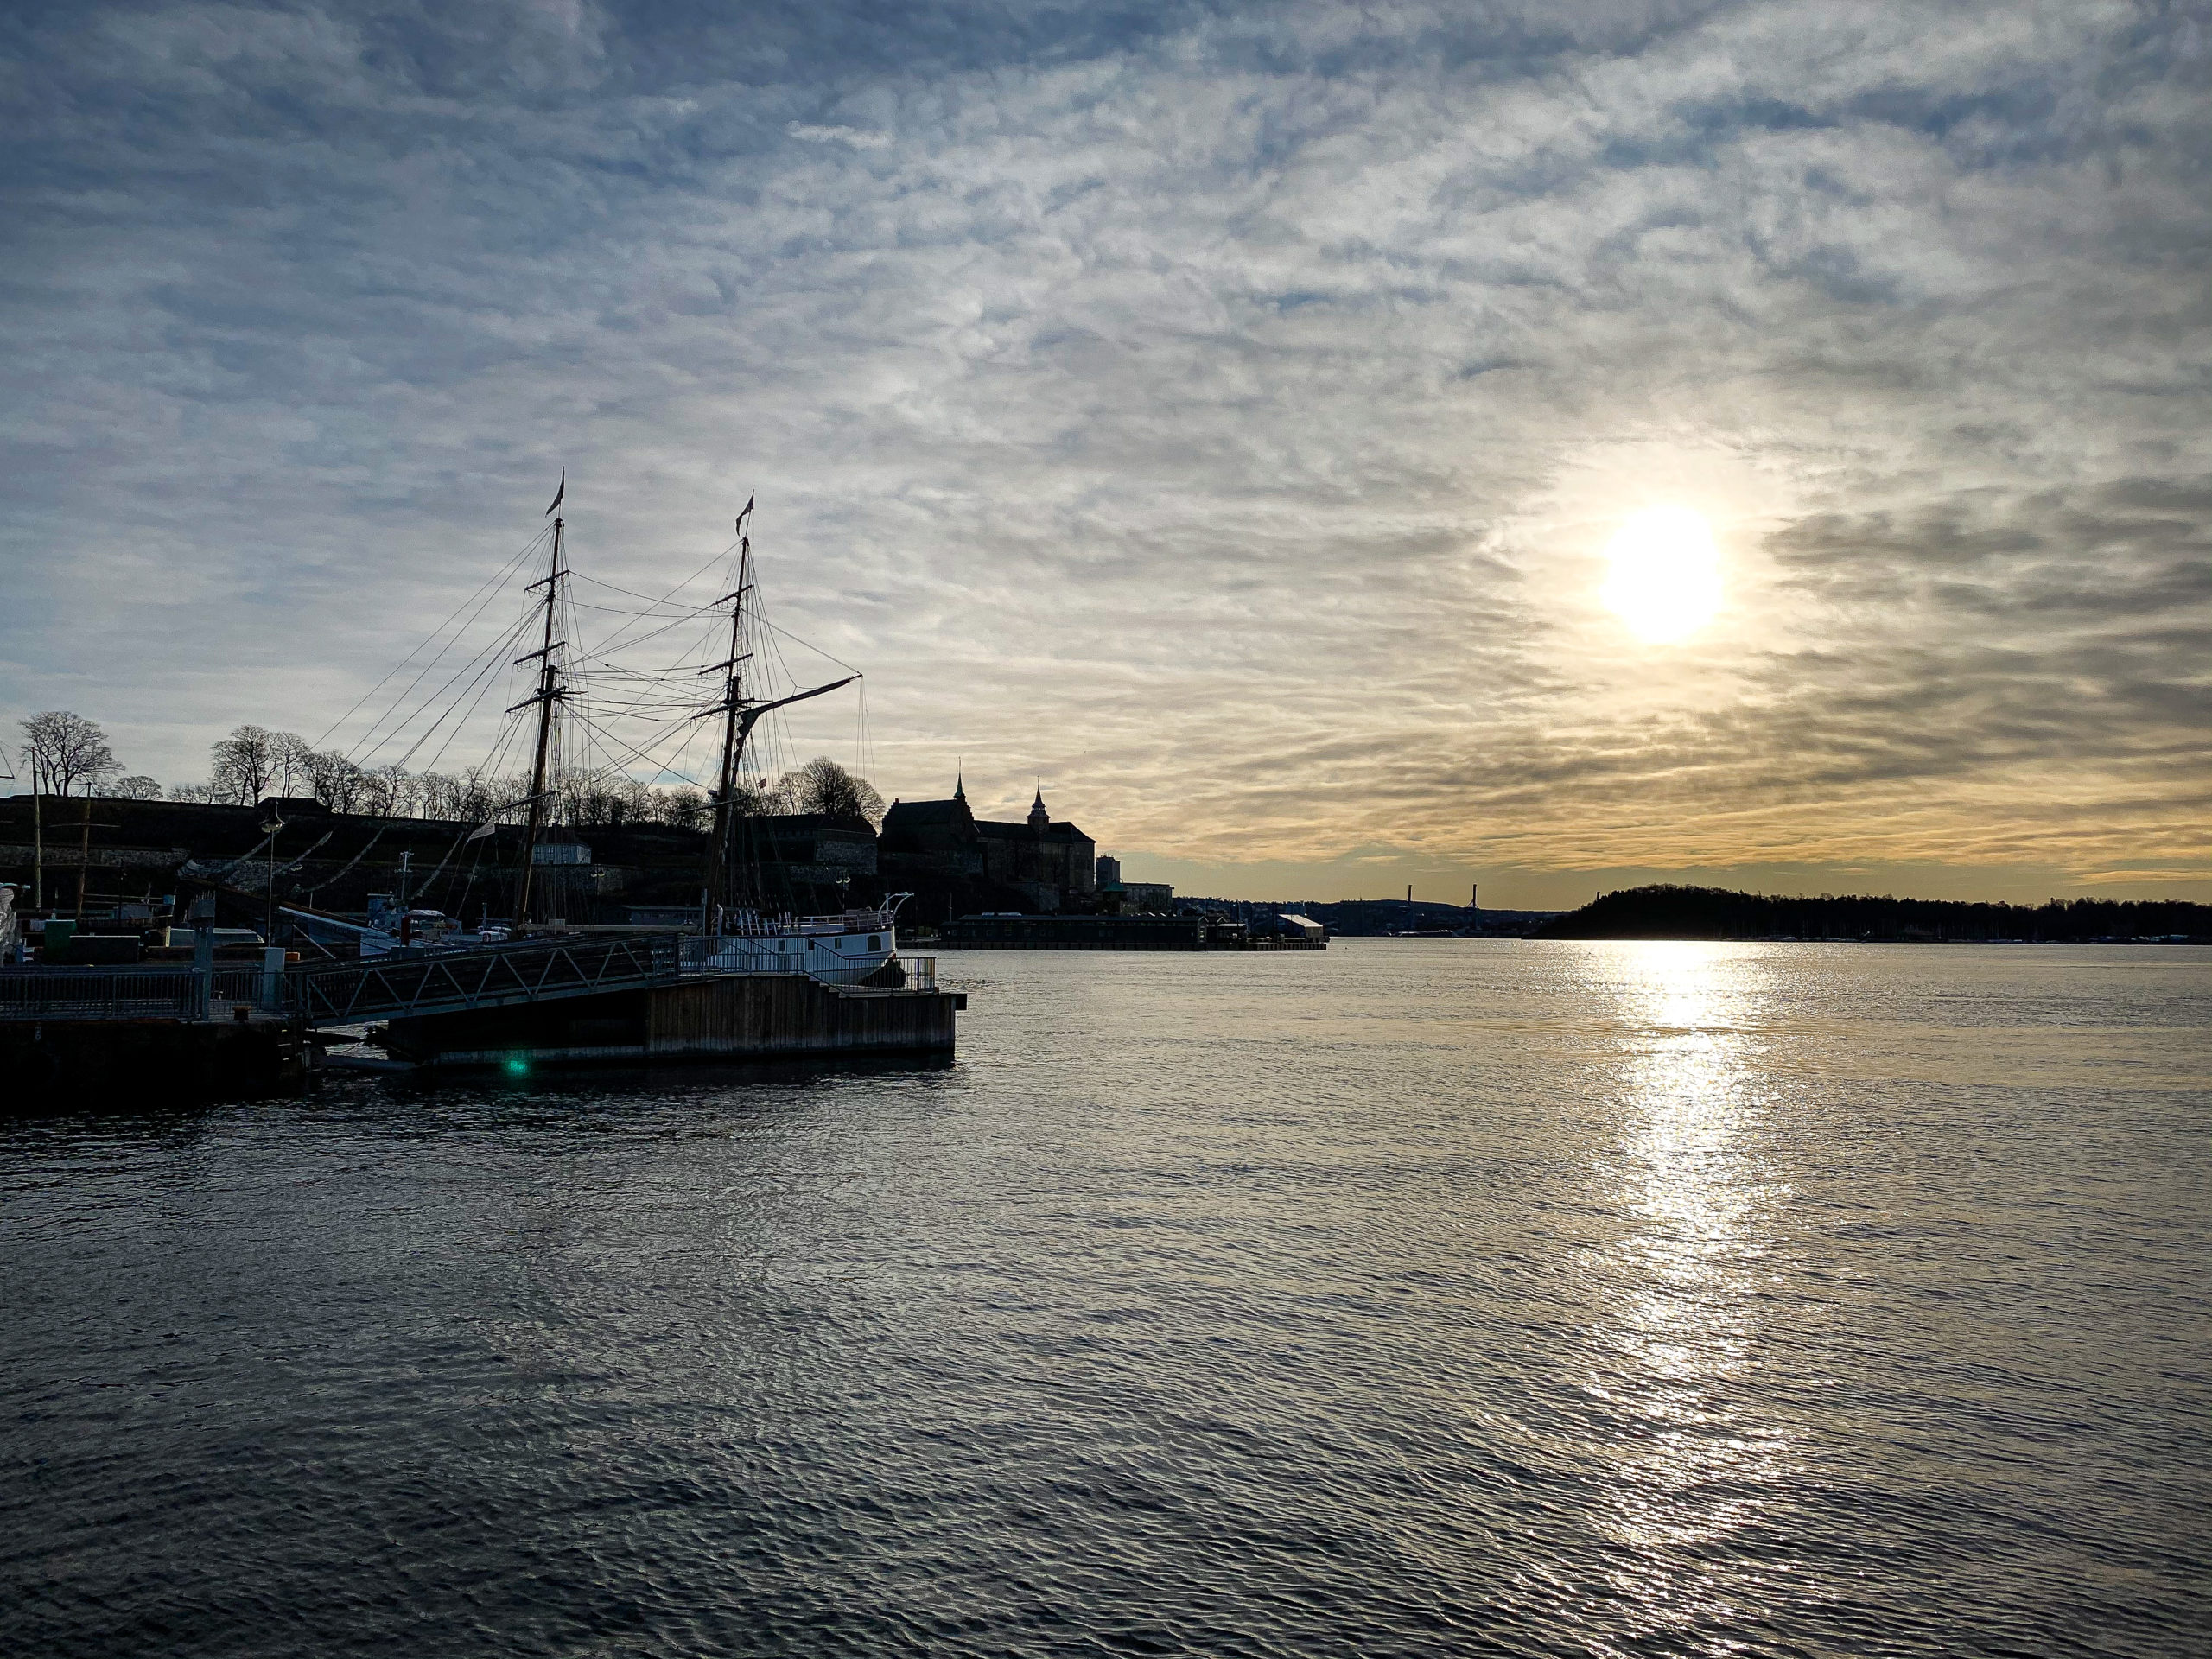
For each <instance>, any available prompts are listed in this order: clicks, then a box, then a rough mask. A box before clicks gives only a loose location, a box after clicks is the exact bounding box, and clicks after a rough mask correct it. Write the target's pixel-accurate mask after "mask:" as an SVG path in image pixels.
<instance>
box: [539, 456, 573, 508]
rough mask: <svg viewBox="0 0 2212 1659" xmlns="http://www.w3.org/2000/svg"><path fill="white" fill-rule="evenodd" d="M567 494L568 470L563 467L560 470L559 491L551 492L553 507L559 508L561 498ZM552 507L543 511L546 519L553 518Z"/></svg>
mask: <svg viewBox="0 0 2212 1659" xmlns="http://www.w3.org/2000/svg"><path fill="white" fill-rule="evenodd" d="M568 493H569V469H568V468H567V467H563V468H562V469H561V487H560V488H559V489H557V490H556V491H554V492H553V507H557V506H559V505H561V499H562V498H563V496H565V495H567V494H568ZM553 507H548V508H546V509H545V513H544V516H545V517H546V518H551V517H552V516H553Z"/></svg>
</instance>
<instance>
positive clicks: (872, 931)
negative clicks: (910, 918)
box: [683, 903, 899, 985]
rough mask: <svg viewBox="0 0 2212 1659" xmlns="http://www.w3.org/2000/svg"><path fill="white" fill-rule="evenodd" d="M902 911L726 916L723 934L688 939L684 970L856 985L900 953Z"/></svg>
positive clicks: (894, 907)
mask: <svg viewBox="0 0 2212 1659" xmlns="http://www.w3.org/2000/svg"><path fill="white" fill-rule="evenodd" d="M898 909H899V907H898V906H897V905H896V904H895V903H893V904H890V905H887V906H883V907H882V908H881V909H879V910H848V911H845V912H842V913H840V914H838V915H836V916H778V917H762V916H757V915H754V914H753V912H749V911H744V912H737V913H736V914H734V915H728V916H726V917H725V918H723V921H722V925H721V929H720V931H715V932H709V933H704V934H702V935H701V936H700V937H698V938H696V939H695V938H686V939H685V940H684V941H683V965H684V967H685V968H687V969H691V970H693V971H695V972H699V973H713V974H806V975H808V976H811V977H812V978H815V979H819V980H822V981H824V982H827V983H829V984H832V985H856V984H858V983H860V982H861V981H862V980H864V979H867V978H868V977H869V976H871V975H873V974H876V973H879V972H880V971H881V970H882V969H883V966H884V964H885V963H888V962H890V961H892V960H893V958H894V957H897V955H898V954H899V935H898V932H897V922H898Z"/></svg>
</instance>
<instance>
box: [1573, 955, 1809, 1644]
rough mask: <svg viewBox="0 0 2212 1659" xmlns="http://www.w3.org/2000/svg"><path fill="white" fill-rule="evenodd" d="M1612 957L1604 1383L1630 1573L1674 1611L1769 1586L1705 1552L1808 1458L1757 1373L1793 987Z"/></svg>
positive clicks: (1597, 1375) (1644, 1594)
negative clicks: (1776, 1043)
mask: <svg viewBox="0 0 2212 1659" xmlns="http://www.w3.org/2000/svg"><path fill="white" fill-rule="evenodd" d="M1606 972H1607V976H1608V977H1609V979H1610V981H1611V983H1610V986H1609V987H1608V988H1609V989H1610V991H1611V997H1612V1000H1613V1001H1614V1005H1615V1008H1616V1018H1617V1020H1618V1029H1619V1033H1620V1040H1619V1048H1618V1062H1617V1068H1618V1069H1617V1072H1616V1086H1617V1090H1618V1094H1617V1098H1616V1102H1615V1109H1616V1122H1617V1125H1618V1140H1617V1141H1616V1142H1615V1144H1614V1146H1613V1147H1612V1148H1611V1152H1610V1154H1609V1156H1610V1161H1611V1168H1610V1169H1609V1170H1608V1171H1607V1172H1606V1173H1607V1175H1608V1176H1609V1177H1610V1185H1611V1187H1612V1189H1613V1192H1614V1194H1615V1203H1616V1204H1617V1205H1618V1210H1617V1220H1618V1231H1617V1233H1616V1234H1615V1235H1614V1236H1613V1238H1612V1242H1611V1251H1612V1255H1613V1258H1614V1259H1613V1260H1611V1262H1607V1263H1606V1264H1605V1272H1604V1274H1603V1282H1604V1283H1605V1284H1606V1285H1607V1286H1609V1287H1611V1293H1610V1295H1609V1298H1608V1300H1607V1303H1606V1305H1605V1307H1604V1310H1603V1317H1602V1323H1601V1325H1600V1328H1599V1331H1598V1332H1596V1333H1595V1334H1596V1337H1597V1342H1596V1344H1595V1348H1596V1352H1595V1354H1594V1355H1593V1358H1594V1359H1595V1360H1596V1361H1597V1363H1596V1364H1595V1365H1594V1366H1593V1368H1592V1374H1591V1376H1590V1378H1589V1381H1588V1384H1587V1386H1588V1388H1589V1389H1590V1391H1591V1393H1592V1394H1593V1395H1596V1396H1597V1397H1598V1399H1599V1402H1601V1406H1602V1408H1603V1419H1604V1423H1605V1429H1606V1431H1607V1432H1608V1434H1609V1437H1610V1438H1611V1441H1612V1445H1611V1448H1610V1460H1611V1465H1612V1467H1611V1476H1612V1490H1611V1493H1610V1494H1609V1497H1610V1514H1611V1524H1610V1527H1609V1531H1610V1535H1611V1538H1612V1540H1613V1541H1614V1542H1615V1543H1616V1544H1617V1545H1618V1546H1619V1547H1620V1550H1621V1554H1620V1556H1619V1557H1618V1563H1617V1571H1616V1573H1615V1574H1614V1576H1615V1580H1616V1588H1617V1589H1618V1591H1620V1592H1622V1593H1624V1594H1626V1595H1628V1596H1630V1597H1631V1598H1633V1599H1636V1600H1637V1601H1638V1602H1640V1603H1642V1604H1643V1605H1644V1606H1645V1607H1646V1608H1647V1609H1648V1610H1649V1611H1650V1612H1651V1613H1653V1614H1654V1615H1655V1616H1656V1617H1659V1618H1661V1619H1662V1622H1667V1621H1668V1620H1669V1613H1668V1610H1669V1609H1672V1610H1674V1611H1675V1612H1676V1613H1681V1612H1684V1611H1687V1608H1688V1607H1692V1606H1694V1607H1700V1608H1705V1609H1707V1610H1709V1609H1710V1607H1711V1605H1712V1604H1713V1601H1714V1600H1715V1599H1719V1600H1723V1601H1726V1600H1732V1599H1734V1596H1735V1595H1737V1594H1741V1593H1742V1592H1745V1591H1746V1590H1747V1589H1748V1588H1749V1587H1750V1586H1748V1585H1746V1584H1745V1583H1743V1582H1742V1581H1741V1580H1737V1581H1735V1582H1733V1583H1732V1584H1731V1585H1726V1586H1724V1585H1720V1584H1717V1583H1711V1582H1705V1581H1703V1580H1702V1575H1701V1573H1700V1572H1699V1571H1697V1570H1695V1568H1694V1563H1695V1562H1696V1561H1697V1560H1701V1559H1704V1560H1709V1559H1710V1558H1711V1552H1710V1551H1709V1549H1707V1548H1705V1547H1707V1546H1710V1545H1712V1544H1713V1543H1714V1542H1716V1541H1719V1540H1721V1539H1723V1538H1726V1537H1729V1536H1731V1535H1737V1534H1739V1533H1741V1532H1742V1531H1743V1530H1744V1529H1746V1528H1750V1527H1752V1526H1754V1525H1757V1524H1759V1523H1760V1522H1762V1521H1771V1520H1772V1519H1773V1518H1774V1517H1773V1516H1771V1515H1770V1510H1772V1509H1773V1508H1774V1507H1775V1505H1776V1503H1777V1501H1778V1499H1777V1488H1778V1487H1779V1485H1780V1484H1781V1482H1782V1480H1783V1478H1784V1477H1785V1476H1786V1474H1787V1472H1788V1469H1789V1461H1790V1455H1791V1445H1790V1439H1789V1434H1788V1433H1787V1432H1786V1428H1785V1427H1784V1426H1783V1424H1781V1423H1779V1422H1777V1421H1775V1419H1774V1417H1773V1415H1772V1414H1770V1413H1769V1412H1766V1411H1764V1410H1762V1409H1761V1408H1760V1407H1759V1405H1758V1399H1759V1395H1758V1389H1757V1387H1756V1372H1757V1370H1758V1361H1759V1353H1760V1347H1761V1342H1762V1338H1763V1336H1764V1334H1765V1332H1764V1324H1765V1321H1766V1319H1767V1318H1768V1316H1769V1308H1770V1305H1769V1304H1767V1303H1765V1302H1764V1301H1763V1300H1762V1299H1761V1296H1760V1289H1761V1285H1762V1283H1763V1281H1764V1277H1765V1276H1766V1273H1767V1270H1768V1268H1767V1259H1768V1257H1769V1256H1770V1253H1771V1252H1772V1250H1773V1249H1774V1248H1775V1247H1776V1245H1777V1243H1778V1238H1777V1216H1778V1214H1779V1211H1780V1206H1781V1203H1782V1200H1783V1198H1785V1197H1786V1191H1785V1189H1784V1188H1783V1185H1782V1184H1781V1183H1780V1181H1779V1180H1778V1179H1777V1176H1776V1173H1775V1172H1774V1171H1773V1169H1772V1168H1771V1166H1770V1159H1769V1154H1768V1152H1767V1149H1766V1147H1765V1143H1764V1137H1763V1129H1764V1125H1765V1122H1766V1118H1767V1115H1768V1112H1769V1109H1770V1106H1771V1104H1772V1097H1771V1096H1772V1088H1773V1084H1772V1081H1771V1079H1770V1077H1768V1076H1767V1075H1766V1073H1765V1071H1764V1069H1763V1057H1764V1053H1765V1052H1766V1051H1767V1050H1768V1048H1769V1047H1770V1044H1771V1042H1772V1040H1773V1037H1772V1033H1771V1032H1770V1029H1769V1026H1770V1020H1771V1015H1772V1013H1773V1004H1774V1003H1775V1001H1776V1000H1777V995H1779V993H1780V990H1781V988H1780V987H1779V986H1777V984H1776V983H1775V982H1774V981H1773V978H1772V972H1771V964H1770V961H1769V960H1768V959H1766V958H1763V957H1760V956H1758V955H1756V954H1751V953H1746V952H1745V951H1743V950H1739V949H1732V948H1731V947H1726V946H1707V945H1697V944H1634V945H1625V946H1623V947H1621V948H1620V950H1619V951H1618V954H1617V955H1613V956H1611V957H1610V959H1609V961H1608V962H1607V964H1606Z"/></svg>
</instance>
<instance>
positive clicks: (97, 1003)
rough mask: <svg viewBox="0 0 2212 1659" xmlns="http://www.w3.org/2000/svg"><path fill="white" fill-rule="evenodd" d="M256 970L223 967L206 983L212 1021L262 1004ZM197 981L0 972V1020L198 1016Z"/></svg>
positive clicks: (171, 976)
mask: <svg viewBox="0 0 2212 1659" xmlns="http://www.w3.org/2000/svg"><path fill="white" fill-rule="evenodd" d="M263 1001H264V981H263V976H262V975H261V973H260V971H259V970H258V969H251V968H248V969H223V970H222V971H220V972H219V973H216V974H214V975H213V976H211V977H210V980H209V982H208V985H207V1009H208V1011H209V1012H212V1013H213V1014H214V1016H215V1017H216V1018H218V1019H221V1018H223V1017H224V1016H225V1015H226V1014H228V1013H229V1011H230V1010H231V1009H232V1008H234V1007H240V1006H244V1007H252V1008H257V1007H261V1006H263ZM200 1014H201V1009H200V982H199V980H198V976H195V975H194V973H193V972H192V970H191V969H188V968H179V969H166V968H164V969H121V970H117V969H106V970H103V969H79V968H33V969H15V970H12V971H8V972H0V1020H191V1019H196V1018H198V1017H200Z"/></svg>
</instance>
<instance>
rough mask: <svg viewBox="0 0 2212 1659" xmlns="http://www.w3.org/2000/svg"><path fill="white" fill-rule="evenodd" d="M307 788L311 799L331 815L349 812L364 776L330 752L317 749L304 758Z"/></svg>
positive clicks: (357, 796)
mask: <svg viewBox="0 0 2212 1659" xmlns="http://www.w3.org/2000/svg"><path fill="white" fill-rule="evenodd" d="M306 766H307V777H308V789H309V790H310V791H312V792H313V793H314V796H315V799H317V800H318V801H321V803H322V804H324V805H325V806H327V807H328V808H329V809H330V810H332V811H334V812H351V811H353V810H354V808H355V806H356V805H357V804H359V802H360V799H361V796H362V793H363V791H364V789H365V785H366V782H367V774H366V773H365V772H363V771H362V770H361V769H360V767H359V766H355V765H354V764H353V761H352V760H348V759H347V758H346V756H344V755H342V754H340V753H337V751H335V750H334V749H319V750H317V751H316V752H315V753H313V754H310V755H309V756H308V758H307V761H306Z"/></svg>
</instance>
